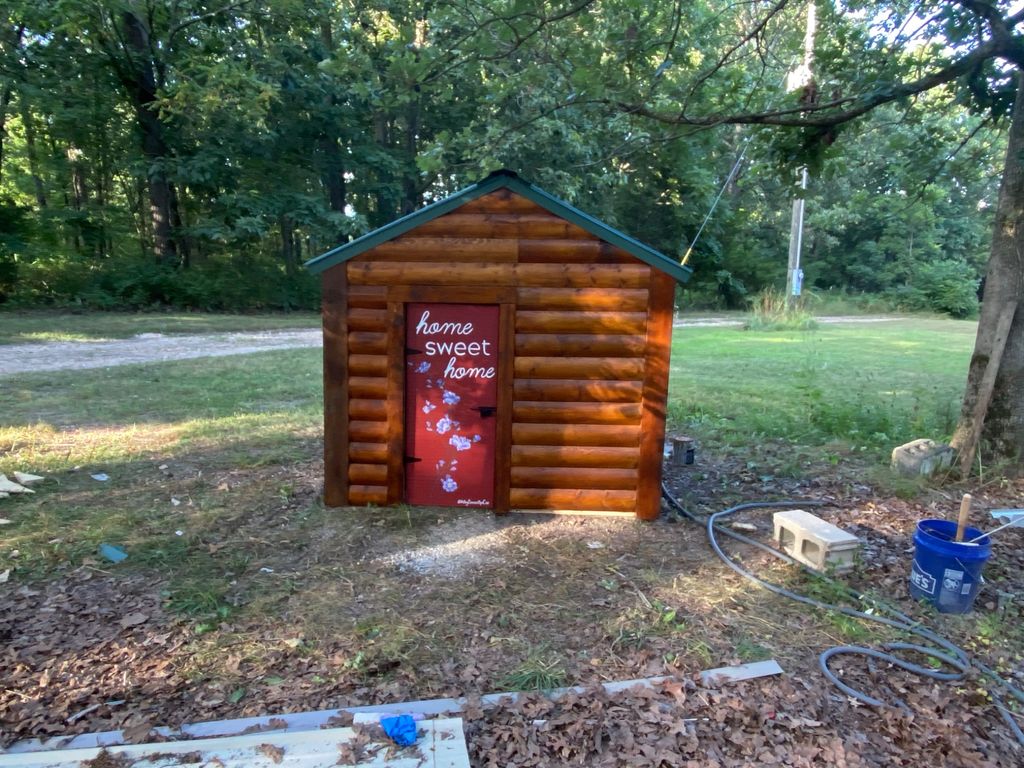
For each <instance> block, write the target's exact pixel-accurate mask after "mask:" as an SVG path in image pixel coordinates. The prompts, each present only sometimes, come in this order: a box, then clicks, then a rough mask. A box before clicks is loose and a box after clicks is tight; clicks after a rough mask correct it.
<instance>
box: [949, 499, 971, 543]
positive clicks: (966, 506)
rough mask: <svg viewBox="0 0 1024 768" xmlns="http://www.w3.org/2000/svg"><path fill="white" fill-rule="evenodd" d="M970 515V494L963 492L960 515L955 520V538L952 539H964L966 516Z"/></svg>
mask: <svg viewBox="0 0 1024 768" xmlns="http://www.w3.org/2000/svg"><path fill="white" fill-rule="evenodd" d="M970 516H971V494H969V493H965V494H964V498H963V499H962V500H961V502H960V517H959V518H957V521H956V538H955V539H953V541H963V540H964V529H965V528H967V518H969V517H970Z"/></svg>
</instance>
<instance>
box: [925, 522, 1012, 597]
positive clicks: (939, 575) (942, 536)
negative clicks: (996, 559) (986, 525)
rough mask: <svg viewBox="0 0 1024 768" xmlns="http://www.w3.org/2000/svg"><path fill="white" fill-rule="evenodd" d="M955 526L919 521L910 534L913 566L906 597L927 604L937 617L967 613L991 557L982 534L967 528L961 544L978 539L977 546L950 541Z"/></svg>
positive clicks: (988, 540) (954, 534) (946, 523)
mask: <svg viewBox="0 0 1024 768" xmlns="http://www.w3.org/2000/svg"><path fill="white" fill-rule="evenodd" d="M955 537H956V523H955V522H953V521H951V520H922V521H921V522H919V523H918V524H917V530H916V531H915V532H914V565H913V566H912V568H911V571H910V594H911V596H912V597H915V598H917V599H918V600H927V601H928V602H930V603H931V604H932V605H934V606H935V607H936V608H937V609H938V610H939V612H940V613H968V612H969V611H970V610H971V606H973V605H974V598H975V597H977V596H978V590H979V588H980V587H981V584H982V579H981V570H982V568H984V567H985V562H986V561H987V560H988V558H989V555H990V554H992V542H991V540H990V539H989V538H988V536H985V533H984V531H980V530H978V529H977V528H971V527H968V528H967V529H966V530H965V531H964V541H970V540H971V539H975V538H978V537H981V538H979V540H978V543H977V544H964V543H957V542H955V541H953V539H954V538H955Z"/></svg>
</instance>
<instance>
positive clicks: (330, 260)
mask: <svg viewBox="0 0 1024 768" xmlns="http://www.w3.org/2000/svg"><path fill="white" fill-rule="evenodd" d="M503 187H504V188H508V189H510V190H512V191H513V192H515V193H516V194H519V195H522V196H523V197H525V198H526V199H528V200H530V201H531V202H533V203H536V204H537V205H539V206H540V207H541V208H544V209H545V210H546V211H548V212H549V213H552V214H554V215H555V216H558V217H560V218H563V219H565V220H566V221H569V222H571V223H573V224H575V225H576V226H578V227H581V228H582V229H585V230H586V231H587V232H589V233H590V234H592V235H594V236H595V237H598V238H600V239H601V240H604V241H606V242H609V243H611V244H612V245H615V246H618V247H619V248H621V249H623V250H624V251H626V252H627V253H629V254H631V255H632V256H635V257H636V258H638V259H640V260H641V261H643V262H645V263H646V264H649V265H650V266H652V267H654V268H655V269H659V270H661V271H662V272H665V273H667V274H669V275H671V276H672V277H674V278H675V279H676V280H678V281H679V282H686V281H687V280H689V279H690V275H691V274H692V273H693V270H692V269H691V268H690V267H686V266H683V265H681V264H679V263H678V262H677V261H675V260H674V259H670V258H669V257H668V256H666V255H665V254H663V253H661V252H659V251H656V250H654V249H653V248H651V247H650V246H647V245H644V244H643V243H641V242H640V241H639V240H635V239H633V238H632V237H630V236H629V235H626V234H624V233H622V232H619V231H618V230H616V229H613V228H612V227H610V226H608V225H607V224H605V223H603V222H601V221H599V220H598V219H595V218H594V217H593V216H590V215H589V214H586V213H584V212H583V211H581V210H579V209H578V208H575V207H574V206H572V205H570V204H569V203H566V202H564V201H562V200H559V199H558V198H556V197H554V196H553V195H551V194H549V193H547V192H545V191H544V190H543V189H540V188H539V187H535V186H534V185H533V184H530V183H528V182H526V181H524V180H523V179H521V178H519V177H518V176H517V175H516V174H515V173H513V172H511V171H496V172H495V173H492V174H491V175H490V176H488V177H487V178H485V179H483V180H482V181H479V182H477V183H476V184H473V185H471V186H469V187H466V188H465V189H462V190H460V191H459V192H456V193H455V194H453V195H451V196H450V197H446V198H444V199H443V200H438V201H437V202H434V203H431V204H430V205H427V206H425V207H423V208H421V209H419V210H418V211H414V212H413V213H410V214H407V215H405V216H403V217H402V218H400V219H396V220H395V221H393V222H391V223H390V224H387V225H385V226H383V227H381V228H380V229H375V230H374V231H372V232H368V233H367V234H365V235H363V236H361V237H358V238H356V239H355V240H352V241H350V242H348V243H344V244H343V245H339V246H338V247H337V248H332V249H331V250H329V251H327V252H326V253H323V254H321V255H319V256H316V257H315V258H312V259H310V260H309V261H307V262H306V264H305V266H306V268H307V269H309V270H310V271H311V272H313V273H315V274H318V273H320V272H323V271H324V270H325V269H329V268H330V267H333V266H335V265H336V264H341V263H342V262H345V261H348V260H349V259H351V258H353V257H355V256H358V255H359V254H361V253H365V252H366V251H368V250H370V249H371V248H375V247H376V246H378V245H380V244H381V243H385V242H387V241H388V240H393V239H394V238H396V237H398V236H399V235H404V234H405V233H406V232H409V231H411V230H413V229H415V228H416V227H418V226H420V225H421V224H424V223H426V222H428V221H431V220H432V219H436V218H437V217H439V216H443V215H444V214H446V213H451V212H452V211H454V210H455V209H456V208H458V207H459V206H461V205H462V204H463V203H467V202H469V201H470V200H475V199H476V198H478V197H483V196H484V195H486V194H489V193H491V192H494V191H495V190H498V189H501V188H503Z"/></svg>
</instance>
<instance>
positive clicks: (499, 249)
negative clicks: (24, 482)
mask: <svg viewBox="0 0 1024 768" xmlns="http://www.w3.org/2000/svg"><path fill="white" fill-rule="evenodd" d="M674 285H675V283H674V281H673V280H672V278H670V277H668V276H667V275H664V274H663V273H661V272H660V271H658V270H654V269H652V268H651V267H650V266H648V265H647V264H644V263H643V262H640V261H639V260H638V259H636V258H634V257H633V256H631V255H630V254H628V253H626V252H625V251H622V250H621V249H619V248H617V247H615V246H612V245H610V244H608V243H605V242H603V241H601V240H598V239H597V238H595V237H594V236H592V235H591V234H590V233H588V232H587V231H585V230H583V229H581V228H579V227H577V226H575V225H573V224H572V223H570V222H568V221H566V220H564V219H562V218H560V217H558V216H555V215H553V214H550V213H548V212H547V211H546V210H544V209H543V208H541V207H540V206H537V205H536V204H534V203H533V202H531V201H529V200H527V199H525V198H523V197H521V196H519V195H516V194H515V193H513V192H511V191H509V190H498V191H496V192H493V193H491V194H489V195H485V196H483V197H480V198H478V199H476V200H473V201H470V202H467V203H466V204H464V205H462V206H461V207H459V208H458V209H456V210H455V211H454V212H453V213H449V214H447V215H444V216H440V217H438V218H437V219H434V220H432V221H429V222H426V223H425V224H422V225H420V226H419V227H417V228H416V229H414V230H412V231H411V232H408V233H406V234H405V235H402V236H400V237H397V238H395V239H393V240H391V241H388V242H386V243H383V244H381V245H379V246H377V247H376V248H374V249H372V250H369V251H367V252H365V253H363V254H361V255H359V256H357V257H355V258H354V259H352V260H351V261H349V262H347V263H343V264H339V265H337V266H335V267H332V268H330V269H328V270H327V271H326V272H325V273H324V318H325V323H324V333H325V348H324V350H325V352H324V354H325V369H324V370H325V393H326V394H325V414H326V424H325V430H326V433H325V441H326V443H327V448H326V449H325V460H326V462H327V463H328V465H329V466H327V467H326V468H325V475H326V478H327V480H326V489H325V499H326V501H327V503H328V504H331V505H340V504H346V503H348V504H368V503H374V504H385V503H395V502H398V501H401V500H402V494H403V488H402V486H403V472H404V470H403V464H402V455H403V442H402V441H403V431H402V430H403V424H402V418H403V413H402V407H401V405H402V397H403V386H404V379H403V377H404V367H403V366H404V349H405V340H404V338H403V334H404V325H403V322H402V318H403V308H404V303H405V302H409V301H437V302H456V303H457V302H468V303H484V304H486V303H493V304H499V305H501V307H502V323H503V333H504V334H505V338H504V339H503V344H502V350H501V352H502V354H503V358H502V359H499V377H501V378H502V379H504V380H503V381H502V380H499V392H503V393H504V397H505V398H506V402H504V403H502V402H501V401H500V400H499V403H498V412H499V423H498V438H497V442H498V445H497V446H496V449H497V456H498V467H497V484H498V489H497V494H496V500H497V501H496V505H497V510H498V511H504V510H506V509H509V508H513V509H564V510H606V511H618V512H636V513H637V514H639V515H640V516H642V517H652V516H655V515H656V514H657V511H658V498H657V485H658V482H659V480H660V467H661V450H662V441H663V437H664V407H665V403H664V400H665V390H666V387H667V379H668V339H669V336H670V333H671V313H672V299H673V296H674ZM328 345H330V346H328ZM335 379H337V380H335ZM346 446H347V450H346ZM641 467H644V470H643V472H641V470H640V468H641ZM652 483H653V484H652ZM652 488H653V489H654V490H653V493H654V496H653V498H652V497H651V494H652Z"/></svg>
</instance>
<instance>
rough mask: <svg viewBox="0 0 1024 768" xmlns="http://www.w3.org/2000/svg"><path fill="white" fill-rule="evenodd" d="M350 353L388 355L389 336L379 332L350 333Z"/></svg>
mask: <svg viewBox="0 0 1024 768" xmlns="http://www.w3.org/2000/svg"><path fill="white" fill-rule="evenodd" d="M348 351H349V352H350V353H352V354H355V355H384V354H387V351H388V335H387V333H380V332H377V331H350V332H349V334H348Z"/></svg>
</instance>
